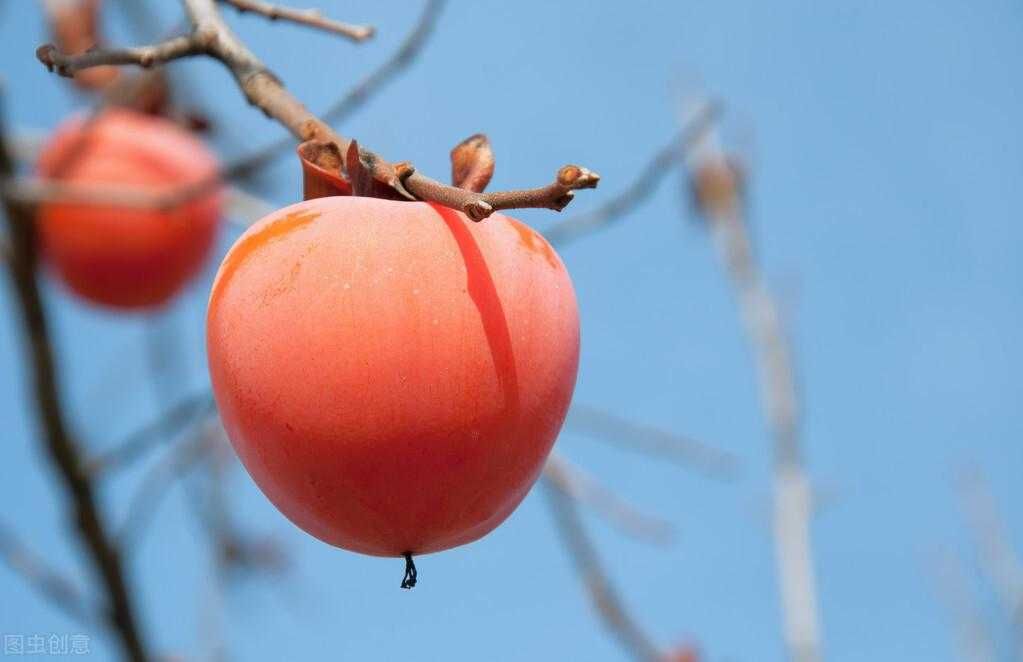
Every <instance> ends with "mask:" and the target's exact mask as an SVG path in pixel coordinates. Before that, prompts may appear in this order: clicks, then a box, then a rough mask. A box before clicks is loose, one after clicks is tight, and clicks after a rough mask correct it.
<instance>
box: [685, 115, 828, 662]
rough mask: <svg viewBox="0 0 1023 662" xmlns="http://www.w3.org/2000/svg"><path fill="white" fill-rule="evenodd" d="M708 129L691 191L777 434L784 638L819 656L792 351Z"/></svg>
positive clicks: (737, 194)
mask: <svg viewBox="0 0 1023 662" xmlns="http://www.w3.org/2000/svg"><path fill="white" fill-rule="evenodd" d="M703 137H704V139H705V140H706V142H705V143H704V144H703V145H701V147H703V148H705V149H703V150H702V151H701V153H700V154H699V157H698V158H696V159H694V163H692V164H691V175H692V182H693V193H694V197H695V200H696V204H697V207H698V208H699V210H700V212H701V213H702V214H703V216H704V217H705V218H706V219H707V221H708V223H709V225H710V228H711V231H712V233H713V237H714V240H715V243H716V245H717V248H718V252H719V254H720V257H721V261H722V263H723V265H724V267H725V270H726V272H727V274H728V276H729V278H730V280H731V282H732V286H733V288H734V290H735V294H736V298H737V299H738V305H739V310H740V316H741V318H742V323H743V327H744V329H745V332H746V335H747V337H748V340H749V342H750V345H751V346H752V349H753V352H754V358H755V360H756V368H757V373H758V376H759V388H760V399H761V402H762V406H763V409H764V414H765V417H766V418H767V423H768V427H769V430H770V433H771V436H772V437H773V456H774V514H773V520H772V531H773V537H774V542H775V556H776V562H777V568H778V577H779V582H780V588H781V596H782V615H783V619H784V636H785V642H786V645H787V646H788V650H789V657H790V659H791V660H793V662H819V661H820V660H821V659H822V652H821V633H820V623H819V617H818V607H817V590H816V580H815V577H814V570H813V553H812V549H811V541H810V515H811V512H812V503H811V492H810V483H809V479H808V478H807V476H806V472H805V470H804V468H803V459H802V450H801V447H800V442H799V398H798V393H797V391H796V382H795V374H794V371H793V367H792V357H791V354H790V351H789V346H788V343H787V342H786V339H785V336H784V334H783V332H782V321H781V316H780V314H779V312H778V306H777V304H776V303H775V300H774V297H773V296H772V295H771V292H770V290H768V288H767V285H766V284H765V282H764V278H763V276H762V275H761V272H760V270H759V268H758V265H757V262H756V260H755V259H754V256H753V251H752V249H751V246H750V239H749V235H748V231H747V224H746V220H745V218H744V213H743V212H744V200H743V199H742V190H743V185H742V181H741V173H740V172H739V170H738V169H737V168H736V167H735V166H734V165H733V164H732V163H731V162H730V161H729V159H728V158H727V157H726V156H725V155H724V153H723V152H722V151H721V149H720V148H719V147H718V143H717V139H716V136H713V135H707V134H704V136H703Z"/></svg>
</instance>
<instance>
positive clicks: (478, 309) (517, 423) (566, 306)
mask: <svg viewBox="0 0 1023 662" xmlns="http://www.w3.org/2000/svg"><path fill="white" fill-rule="evenodd" d="M207 351H208V357H209V367H210V375H211V379H212V382H213V390H214V394H215V396H216V400H217V404H218V406H219V409H220V414H221V418H222V420H223V422H224V426H225V429H226V430H227V433H228V436H229V437H230V439H231V442H232V444H233V445H234V448H235V450H236V451H237V453H238V455H239V457H240V458H241V460H242V463H243V464H244V465H245V467H246V468H247V469H248V471H249V473H250V474H251V475H252V477H253V479H254V480H255V482H256V484H257V485H259V487H260V488H261V489H262V490H263V492H264V493H265V494H266V495H267V497H268V498H269V499H270V500H271V501H272V502H273V503H274V504H275V505H276V506H277V508H278V509H279V510H280V511H281V512H282V513H284V515H285V516H287V517H288V518H289V519H291V521H293V522H294V523H295V524H296V525H298V526H299V527H300V528H302V529H304V530H305V531H307V532H308V533H310V534H312V535H314V536H316V537H317V538H320V539H321V540H323V541H325V542H327V543H330V544H332V545H336V546H338V547H342V548H345V549H348V550H352V551H355V552H361V553H364V554H372V555H377V556H399V555H401V554H403V553H405V552H412V553H414V554H424V553H429V552H436V551H440V550H444V549H448V548H451V547H455V546H457V545H462V544H465V543H469V542H472V541H474V540H476V539H478V538H480V537H482V536H484V535H486V534H487V533H489V532H490V531H491V530H493V529H494V528H495V527H496V526H497V525H498V524H500V523H501V522H502V521H504V519H505V518H507V517H508V515H510V514H511V512H512V511H513V510H514V509H515V507H516V506H518V504H519V503H520V502H521V501H522V499H523V498H524V497H525V495H526V493H527V492H528V490H529V488H530V487H531V486H532V485H533V483H534V482H535V481H536V479H537V477H538V476H539V473H540V471H541V469H542V468H543V464H544V461H545V460H546V458H547V455H548V453H549V452H550V449H551V446H552V445H553V443H554V440H555V437H556V436H557V434H558V431H559V430H560V428H561V424H562V423H563V421H564V417H565V414H566V411H567V409H568V406H569V401H570V400H571V396H572V390H573V389H574V387H575V379H576V371H577V369H578V363H579V318H578V311H577V308H576V300H575V293H574V291H573V289H572V283H571V280H570V279H569V276H568V273H567V271H566V270H565V267H564V265H563V264H562V262H561V260H560V259H559V258H558V256H557V254H556V253H555V252H554V250H553V249H552V248H551V247H550V245H549V244H548V243H547V242H546V241H545V240H544V239H543V238H542V237H541V236H540V235H539V234H537V233H536V232H534V231H533V230H532V229H530V228H528V227H527V226H525V225H523V224H521V223H519V222H518V221H515V220H513V219H511V218H507V217H504V216H501V215H499V214H495V215H493V216H491V217H490V218H488V219H486V220H485V221H483V222H482V223H473V222H472V221H470V220H469V219H467V218H466V217H465V216H464V215H463V214H461V213H459V212H456V211H453V210H451V209H447V208H444V207H440V206H434V205H431V204H427V203H422V202H393V201H387V200H379V199H374V198H360V197H330V198H319V199H315V200H309V201H306V202H301V203H299V204H296V205H292V206H290V207H287V208H285V209H282V210H279V211H277V212H275V213H273V214H271V215H270V216H268V217H266V218H264V219H263V220H262V221H260V222H259V223H257V224H256V225H255V226H253V227H252V228H250V229H249V230H248V231H247V232H246V233H245V234H244V235H243V236H242V237H241V238H240V239H239V240H238V242H237V243H236V244H235V246H234V247H233V248H232V249H231V251H230V252H229V253H228V254H227V256H226V258H225V259H224V262H223V264H222V265H221V267H220V271H219V273H218V274H217V278H216V281H215V282H214V285H213V291H212V293H211V296H210V304H209V311H208V316H207Z"/></svg>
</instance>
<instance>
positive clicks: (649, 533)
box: [543, 452, 674, 545]
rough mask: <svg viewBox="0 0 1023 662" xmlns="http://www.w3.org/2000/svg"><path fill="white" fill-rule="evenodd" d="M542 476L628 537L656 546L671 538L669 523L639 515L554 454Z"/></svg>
mask: <svg viewBox="0 0 1023 662" xmlns="http://www.w3.org/2000/svg"><path fill="white" fill-rule="evenodd" d="M543 475H544V477H545V478H546V479H547V480H549V481H551V482H553V483H554V484H555V485H556V486H557V487H558V489H560V490H561V491H562V492H564V493H565V494H568V495H569V496H571V497H572V498H573V499H575V500H576V501H578V502H579V503H581V504H584V505H586V506H589V507H590V508H592V509H593V510H594V512H596V513H597V514H599V515H600V516H601V517H603V518H604V519H606V520H607V521H608V522H610V523H611V524H612V525H613V526H615V527H617V528H618V529H619V530H621V531H622V532H624V533H626V534H628V535H630V536H633V537H635V538H637V539H639V540H642V541H644V542H649V543H653V544H655V545H667V544H669V543H670V542H671V541H672V538H673V537H674V531H673V528H674V527H672V525H671V523H670V522H667V521H665V520H663V519H659V518H655V517H651V516H650V515H646V514H644V513H642V512H640V511H639V510H638V509H637V508H636V507H635V506H633V505H632V504H630V503H628V502H626V501H624V500H623V499H622V498H621V497H619V496H618V495H617V494H615V493H614V492H613V491H612V490H610V489H608V488H607V487H605V486H604V485H601V484H600V483H599V482H598V481H597V480H596V479H595V478H593V477H592V476H590V475H589V474H587V473H586V472H584V471H583V470H582V469H580V468H579V467H577V466H575V465H574V464H572V463H571V462H570V461H569V460H567V459H566V458H564V457H562V456H561V455H560V454H559V453H557V452H552V453H551V455H550V457H548V458H547V464H546V465H544V469H543Z"/></svg>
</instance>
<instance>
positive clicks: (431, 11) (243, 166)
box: [226, 0, 444, 177]
mask: <svg viewBox="0 0 1023 662" xmlns="http://www.w3.org/2000/svg"><path fill="white" fill-rule="evenodd" d="M443 6H444V0H427V2H426V4H425V5H423V11H422V13H420V15H419V19H418V20H417V21H416V24H415V26H414V27H413V28H412V31H411V32H409V34H408V35H407V36H406V37H405V39H404V40H402V43H401V45H400V46H399V47H398V49H397V50H396V51H395V52H394V53H393V54H392V55H391V56H390V57H389V58H387V59H386V60H385V61H384V62H383V64H381V65H380V66H379V67H377V68H376V69H374V70H373V71H372V72H370V73H369V74H368V75H367V76H366V77H365V78H363V79H362V80H361V81H359V82H358V83H356V84H355V86H354V87H352V88H351V89H350V90H349V91H348V92H347V93H345V95H344V96H343V97H341V98H340V99H338V100H337V101H336V102H335V103H333V104H331V105H330V106H329V107H328V109H327V110H326V112H324V113H323V114H322V117H323V121H324V122H327V123H328V124H337V123H338V122H340V121H341V120H343V119H345V118H347V117H348V116H349V115H351V114H352V113H353V112H354V111H355V110H356V109H358V108H359V107H360V106H361V105H362V104H364V103H365V102H366V101H367V100H368V99H369V98H370V97H371V96H372V95H373V94H375V93H376V92H377V91H378V90H380V89H381V88H382V87H383V86H384V85H385V84H386V83H388V82H389V81H390V80H392V79H393V78H394V77H395V76H396V75H397V74H399V73H400V72H401V71H403V70H404V69H405V68H407V67H408V65H409V64H411V63H412V62H414V61H415V57H416V55H418V54H419V51H421V50H422V48H423V45H424V44H425V43H426V41H427V38H428V37H429V36H430V34H432V33H433V28H434V26H435V25H436V24H437V19H438V17H439V16H440V11H441V9H442V8H443ZM294 144H295V141H294V140H293V139H292V138H290V137H285V138H282V139H281V140H277V141H275V142H272V143H270V144H269V145H267V146H266V147H262V148H260V149H258V150H256V151H255V152H253V153H251V154H247V155H245V156H242V157H241V158H239V159H237V160H236V161H235V162H234V163H233V164H231V165H229V166H228V167H227V168H226V171H227V172H228V173H230V175H229V176H238V177H244V176H246V175H247V174H249V173H251V172H253V171H255V170H258V169H259V168H261V167H263V166H265V165H266V164H267V163H269V162H270V161H272V160H273V159H274V158H276V157H277V156H280V155H281V154H283V153H285V152H287V151H289V150H290V149H291V148H293V146H294Z"/></svg>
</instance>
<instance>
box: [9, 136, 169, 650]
mask: <svg viewBox="0 0 1023 662" xmlns="http://www.w3.org/2000/svg"><path fill="white" fill-rule="evenodd" d="M13 174H14V163H13V160H12V159H11V157H10V155H9V152H8V151H7V146H6V142H4V131H3V127H0V177H3V178H5V179H6V178H9V177H11V176H12V175H13ZM3 202H4V209H5V211H6V214H7V220H8V225H9V227H10V237H11V244H12V247H13V249H14V253H13V255H12V259H10V260H9V261H8V262H7V268H8V271H9V273H10V276H11V279H12V280H13V281H14V286H15V287H14V290H15V296H16V298H17V302H18V304H19V306H20V309H21V318H22V323H23V325H24V332H25V339H26V343H25V345H24V349H25V361H26V364H27V365H28V366H30V370H31V374H32V386H33V389H34V392H35V405H36V408H37V414H38V417H39V422H40V424H41V425H42V428H43V442H44V447H45V449H46V452H47V455H48V457H49V460H50V462H51V463H52V464H53V466H54V469H55V470H56V471H57V473H58V475H59V476H60V478H61V480H62V482H63V483H64V487H65V489H66V490H67V492H68V496H69V499H70V502H71V503H72V506H73V513H74V522H75V525H76V527H77V531H78V538H79V540H80V542H81V543H82V545H83V546H84V547H85V549H86V551H87V552H88V555H89V559H90V560H91V561H92V565H93V567H94V569H95V570H96V572H97V574H98V575H99V577H100V579H101V581H102V583H103V586H104V588H105V590H106V595H107V602H108V605H107V608H108V612H107V618H108V625H109V627H110V629H111V630H112V631H113V632H114V633H115V634H116V635H117V637H118V639H119V641H120V644H121V648H122V649H123V651H124V654H125V656H126V657H127V658H129V659H132V660H136V661H143V660H146V659H148V658H149V655H148V653H147V652H146V646H145V644H144V643H143V639H142V635H141V632H140V630H139V627H138V622H137V618H136V615H135V606H134V603H133V601H132V599H131V596H130V594H129V593H128V589H127V583H126V581H125V573H124V569H123V566H122V564H121V558H120V554H119V553H118V550H117V548H116V547H115V546H114V544H113V541H112V540H111V538H110V536H109V534H108V532H107V529H106V522H105V521H104V518H103V516H102V514H101V512H100V509H99V506H98V504H97V501H96V495H95V489H94V486H93V484H92V481H91V479H90V476H89V474H88V472H86V471H85V463H84V461H83V458H82V455H81V451H80V450H79V446H78V443H77V441H76V440H75V439H74V437H73V436H72V435H71V433H70V431H69V430H68V427H67V423H66V421H65V419H64V410H63V405H62V403H61V400H60V395H59V393H58V389H57V374H56V366H55V364H54V359H53V352H52V349H51V343H50V337H49V329H48V323H47V319H46V312H45V310H44V309H43V302H42V298H41V296H40V294H39V288H38V284H37V282H36V266H37V262H38V255H37V253H36V236H35V224H34V223H33V218H32V216H33V212H32V209H31V208H29V207H26V206H25V205H23V204H21V203H19V202H17V201H15V200H11V199H8V198H4V201H3Z"/></svg>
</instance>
